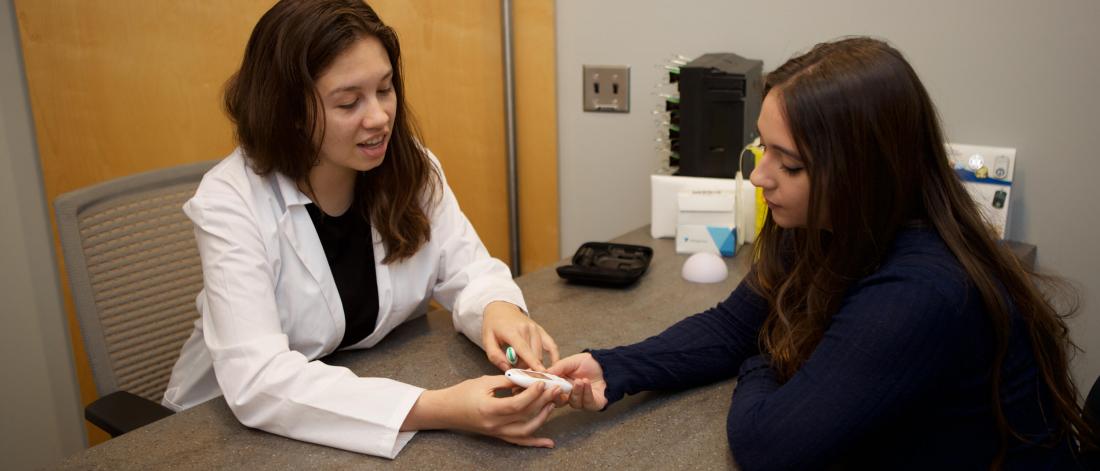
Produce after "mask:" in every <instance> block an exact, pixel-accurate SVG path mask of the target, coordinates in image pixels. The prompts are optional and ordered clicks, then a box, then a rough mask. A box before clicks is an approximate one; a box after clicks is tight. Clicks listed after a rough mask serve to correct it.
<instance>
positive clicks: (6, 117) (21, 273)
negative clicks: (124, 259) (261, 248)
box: [0, 2, 84, 470]
mask: <svg viewBox="0 0 1100 471" xmlns="http://www.w3.org/2000/svg"><path fill="white" fill-rule="evenodd" d="M18 38H19V34H18V29H17V26H16V23H15V18H14V16H13V15H12V8H11V3H10V2H4V4H3V5H0V220H3V221H4V223H3V224H0V304H2V306H3V307H2V308H0V310H2V312H3V328H0V358H4V359H5V362H4V364H5V367H4V370H5V371H4V377H5V378H6V379H5V381H4V387H2V388H0V406H2V408H3V413H0V418H2V420H0V456H3V462H4V465H3V467H4V468H5V469H15V470H20V469H33V468H40V467H45V466H48V465H50V464H51V463H54V462H56V461H58V460H60V459H61V458H63V457H64V456H66V455H68V454H70V453H74V452H76V451H78V450H80V449H81V448H83V446H84V434H83V433H82V428H81V424H80V421H81V419H80V408H79V404H78V396H77V391H76V381H75V377H74V374H73V369H72V366H71V363H70V360H69V342H68V337H67V334H66V325H65V322H64V318H65V313H64V311H63V310H62V308H61V302H60V290H59V289H58V285H57V273H56V270H55V268H54V267H55V266H56V265H55V262H54V255H53V246H52V244H51V243H50V241H51V237H50V229H49V218H48V217H47V215H46V206H45V204H44V200H43V190H42V178H41V175H40V173H39V171H38V156H37V152H36V150H35V145H34V138H33V132H32V128H31V116H30V111H29V108H28V104H27V88H26V84H25V83H24V81H23V65H22V60H21V59H20V56H19V40H18Z"/></svg>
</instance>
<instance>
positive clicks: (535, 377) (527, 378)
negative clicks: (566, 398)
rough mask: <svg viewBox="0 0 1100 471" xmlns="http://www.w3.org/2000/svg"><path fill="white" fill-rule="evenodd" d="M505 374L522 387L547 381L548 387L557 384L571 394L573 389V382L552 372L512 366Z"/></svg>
mask: <svg viewBox="0 0 1100 471" xmlns="http://www.w3.org/2000/svg"><path fill="white" fill-rule="evenodd" d="M504 376H505V377H507V378H508V379H509V380H510V381H512V383H513V384H515V385H516V386H519V387H521V388H529V387H531V386H534V384H535V383H546V387H550V386H557V387H558V388H561V392H563V393H565V394H569V393H570V392H572V391H573V384H572V383H570V382H569V381H566V380H565V379H563V378H561V377H559V376H554V375H552V374H550V373H540V372H538V371H532V370H521V369H519V368H512V369H510V370H508V371H505V372H504Z"/></svg>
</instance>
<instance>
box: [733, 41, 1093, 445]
mask: <svg viewBox="0 0 1100 471" xmlns="http://www.w3.org/2000/svg"><path fill="white" fill-rule="evenodd" d="M764 88H765V90H764V95H765V96H766V95H767V94H769V93H777V94H778V98H780V103H781V105H780V107H781V109H782V110H783V112H784V113H785V115H786V118H787V123H788V124H789V126H790V131H791V135H792V136H793V137H794V141H795V146H796V147H797V151H798V153H799V154H800V155H801V156H802V158H803V160H804V164H805V168H806V170H807V171H808V172H809V174H808V175H809V177H810V179H809V180H810V200H809V208H808V211H807V212H808V215H807V218H808V221H807V225H806V227H804V228H797V229H784V228H781V227H779V226H778V225H776V223H775V221H773V220H772V218H771V216H770V215H768V217H767V219H766V222H765V223H764V228H763V230H762V232H761V234H760V236H759V237H758V238H757V243H756V244H755V245H756V247H755V250H756V252H757V253H756V255H757V262H756V266H755V269H754V270H753V273H754V275H753V276H752V277H750V278H749V283H750V285H751V286H752V287H753V289H754V290H756V291H757V292H758V293H760V294H761V295H762V296H764V297H765V298H766V299H768V301H769V314H768V317H767V320H766V321H765V323H764V327H763V328H762V329H761V334H760V341H761V347H762V348H763V349H764V350H765V351H767V352H768V353H769V354H770V355H771V361H772V365H773V366H774V368H775V369H776V370H777V372H778V373H779V375H780V377H782V378H784V380H785V379H789V378H790V377H791V376H793V375H794V374H795V372H796V371H797V370H798V369H799V368H800V367H801V366H802V364H803V363H804V362H805V361H806V360H807V359H808V358H809V356H810V354H811V353H812V352H813V350H814V349H815V348H816V346H817V345H818V343H819V342H820V341H821V339H822V336H823V335H824V332H825V329H826V328H827V327H828V324H829V321H830V319H831V318H832V316H833V315H834V314H835V313H836V312H837V310H838V309H839V306H840V303H841V301H842V297H843V294H844V293H845V290H846V289H847V288H848V287H849V286H851V284H852V283H853V282H855V281H856V280H859V279H861V278H863V277H865V276H867V275H870V274H871V273H873V272H874V271H875V270H876V269H877V267H878V266H879V264H880V263H881V262H882V260H883V258H884V257H885V255H886V253H887V251H888V250H889V249H890V247H891V244H892V242H893V240H894V237H895V235H896V234H897V232H898V231H899V230H900V229H901V228H902V227H904V226H905V225H906V224H907V223H908V222H910V221H921V222H923V223H924V224H927V225H930V226H931V227H933V228H934V229H935V230H936V231H937V232H938V233H939V235H940V237H941V238H942V239H943V240H944V242H945V243H946V245H947V247H948V248H949V249H950V251H951V252H952V253H953V254H954V256H955V257H956V258H957V259H958V260H959V262H960V264H961V265H962V267H963V269H964V270H965V271H966V273H967V275H968V276H969V279H970V281H971V282H972V283H973V284H974V286H975V287H977V289H978V291H979V292H980V293H981V297H982V301H983V304H984V305H985V308H986V311H987V313H988V316H989V321H990V325H991V326H992V329H993V334H994V345H995V348H996V351H995V352H994V353H995V356H994V364H993V365H992V366H993V369H992V390H991V391H990V394H991V397H992V402H993V405H994V407H993V411H994V416H995V420H996V423H997V428H998V430H999V433H1000V434H1001V435H1000V436H1001V443H1002V446H1001V450H1000V452H999V454H998V457H997V461H995V462H994V466H997V464H998V463H999V462H1000V460H1001V459H1003V456H1004V452H1005V449H1004V447H1005V444H1006V442H1007V437H1008V435H1009V434H1012V435H1013V436H1015V437H1017V438H1020V437H1019V435H1018V434H1016V433H1015V432H1014V431H1013V430H1011V428H1010V427H1009V425H1008V423H1007V420H1006V419H1005V415H1004V410H1003V408H1002V404H1001V399H1000V387H1001V367H1002V365H1003V363H1004V359H1005V354H1006V352H1007V350H1008V340H1009V334H1010V332H1011V322H1012V317H1011V316H1012V313H1011V306H1010V304H1009V300H1008V299H1006V298H1005V296H1004V295H1003V293H1009V295H1010V296H1011V303H1012V305H1014V306H1015V308H1016V309H1017V310H1018V312H1019V315H1020V316H1021V317H1022V319H1023V320H1024V322H1025V323H1026V327H1027V328H1026V330H1027V332H1028V334H1029V335H1030V340H1031V342H1030V343H1031V346H1032V351H1033V353H1034V355H1035V361H1036V363H1037V367H1038V370H1039V374H1040V376H1041V378H1042V381H1043V382H1044V383H1045V385H1046V387H1047V388H1049V390H1050V392H1051V395H1052V397H1053V402H1054V405H1055V408H1056V414H1055V417H1056V422H1055V425H1056V426H1057V427H1058V430H1057V432H1058V433H1057V436H1056V437H1055V438H1056V439H1059V440H1061V439H1065V438H1066V436H1067V435H1068V436H1071V437H1072V438H1074V439H1077V440H1079V441H1081V443H1083V444H1086V445H1091V444H1093V443H1094V442H1095V438H1094V437H1093V435H1092V434H1093V432H1092V431H1091V429H1090V428H1089V426H1088V424H1087V423H1085V422H1084V421H1083V420H1082V418H1081V410H1080V408H1079V407H1078V405H1077V389H1076V388H1075V387H1074V384H1073V381H1072V379H1071V377H1070V375H1069V365H1068V363H1069V355H1070V353H1071V352H1072V350H1073V349H1075V348H1076V346H1075V345H1073V343H1072V342H1071V341H1070V339H1069V336H1068V328H1067V326H1066V323H1065V321H1064V317H1065V316H1068V315H1070V314H1072V312H1073V311H1074V310H1075V309H1076V301H1075V299H1076V296H1075V294H1074V293H1073V292H1072V290H1069V291H1068V293H1069V294H1070V295H1071V296H1070V297H1071V303H1070V307H1069V308H1068V309H1067V310H1066V311H1065V312H1061V313H1060V312H1059V311H1058V310H1057V309H1056V308H1055V306H1054V303H1053V299H1051V298H1048V297H1046V296H1045V295H1044V293H1043V291H1041V290H1040V289H1039V288H1038V287H1037V285H1036V283H1035V282H1036V281H1051V282H1056V281H1057V280H1054V279H1051V278H1047V277H1042V276H1039V275H1037V274H1035V273H1033V272H1031V271H1030V270H1028V269H1026V268H1025V267H1023V266H1022V265H1021V264H1020V263H1019V261H1018V260H1017V259H1016V258H1015V257H1014V256H1013V255H1012V254H1011V253H1010V252H1009V251H1008V250H1007V249H1005V248H1004V247H1003V246H1002V245H1001V244H999V243H998V242H997V241H996V240H995V238H994V237H993V235H992V232H991V231H990V229H989V227H988V226H987V224H986V223H985V222H984V220H983V219H982V217H981V215H980V213H979V211H978V208H977V206H976V205H975V203H974V202H973V200H972V199H971V198H970V196H969V195H968V193H967V192H966V190H965V188H964V187H963V186H962V183H961V181H960V179H959V178H958V177H957V176H956V174H955V172H954V171H953V170H952V168H951V166H950V164H949V162H948V156H947V151H946V147H945V141H944V138H943V132H942V130H941V127H940V123H939V118H938V115H937V113H936V110H935V107H934V106H933V104H932V100H931V99H930V98H929V96H928V92H927V91H926V90H925V88H924V86H923V85H922V84H921V81H920V79H919V78H918V77H917V74H916V72H915V71H914V70H913V68H912V67H911V66H910V65H909V63H908V62H907V61H906V60H905V58H904V57H903V56H902V55H901V53H900V52H898V51H897V50H896V49H894V48H893V47H891V46H889V45H888V44H886V43H884V42H882V41H879V40H875V39H870V38H847V39H843V40H839V41H835V42H830V43H824V44H819V45H817V46H815V47H814V48H813V49H812V50H810V51H809V52H808V53H806V54H803V55H800V56H797V57H795V58H793V59H791V60H789V61H787V62H786V63H785V64H783V65H782V66H780V67H779V68H778V69H776V70H775V71H774V72H772V73H770V74H769V75H768V77H767V79H766V81H765V86H764ZM826 225H827V227H826ZM830 227H831V228H834V229H835V230H830V229H829V228H830ZM1062 292H1063V293H1065V292H1066V291H1065V290H1063V291H1062Z"/></svg>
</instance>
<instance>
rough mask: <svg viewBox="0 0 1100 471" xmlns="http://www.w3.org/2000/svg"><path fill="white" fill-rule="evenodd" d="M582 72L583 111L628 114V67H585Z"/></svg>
mask: <svg viewBox="0 0 1100 471" xmlns="http://www.w3.org/2000/svg"><path fill="white" fill-rule="evenodd" d="M583 72H584V83H583V85H584V110H585V111H610V112H614V113H628V112H630V67H629V66H625V65H586V66H583Z"/></svg>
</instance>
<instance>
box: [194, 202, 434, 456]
mask: <svg viewBox="0 0 1100 471" xmlns="http://www.w3.org/2000/svg"><path fill="white" fill-rule="evenodd" d="M206 186H207V187H206V188H203V189H201V190H200V196H196V197H195V198H193V199H192V200H191V201H189V202H188V203H187V204H186V205H185V206H184V211H185V212H186V213H187V214H188V216H189V217H190V218H191V220H192V221H193V222H194V224H195V235H196V239H197V242H198V247H199V253H200V255H201V258H202V268H203V283H204V287H205V293H206V295H205V302H204V303H202V304H203V305H202V309H201V311H202V328H203V331H204V337H205V342H206V346H207V347H208V348H209V350H210V354H211V357H212V358H213V365H214V372H215V375H216V376H217V380H218V384H219V386H220V388H221V391H222V393H223V394H224V396H225V400H226V402H227V403H228V405H229V408H230V409H231V410H232V411H233V414H234V415H235V416H236V417H237V419H238V420H240V421H241V423H242V424H244V425H246V426H249V427H254V428H258V429H261V430H264V431H267V432H270V433H274V434H278V435H282V436H286V437H290V438H294V439H297V440H302V441H306V442H312V443H318V444H321V445H326V446H330V447H335V448H341V449H345V450H350V451H355V452H359V453H366V454H371V455H377V456H383V457H387V458H394V457H395V456H396V455H397V453H398V452H399V451H400V450H401V448H402V447H403V446H404V445H405V444H406V443H407V442H408V441H409V439H411V438H412V435H413V434H412V433H411V432H404V433H402V432H400V431H399V430H400V427H401V424H402V423H403V422H404V419H405V416H406V415H408V412H409V410H411V409H412V406H413V404H415V402H416V400H417V398H418V397H419V396H420V394H421V393H422V392H423V389H421V388H417V387H414V386H410V385H407V384H403V383H399V382H397V381H393V380H389V379H384V378H360V377H357V376H356V375H355V374H353V373H352V372H351V371H350V370H348V369H347V368H343V367H337V366H331V365H326V364H324V363H322V362H320V361H317V360H313V361H311V360H310V359H308V358H306V357H305V356H304V355H302V354H301V353H299V352H296V351H293V350H290V349H289V344H288V337H287V335H286V334H285V333H284V332H283V330H282V327H281V322H280V316H279V314H278V312H279V311H278V307H277V305H276V292H275V283H276V279H275V278H276V271H275V269H274V268H273V266H272V263H271V262H270V261H269V258H268V257H267V256H266V253H267V252H266V251H265V245H264V240H263V236H262V233H263V232H262V231H261V230H260V227H259V224H258V223H257V218H256V217H254V215H253V214H252V210H251V209H250V206H249V205H248V204H246V203H245V201H247V198H248V196H245V195H242V194H240V192H239V191H237V190H236V189H234V188H233V187H232V185H229V184H227V183H225V182H219V181H214V182H209V183H208V184H207V185H206ZM317 295H318V296H320V295H321V294H320V293H318V294H317Z"/></svg>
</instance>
